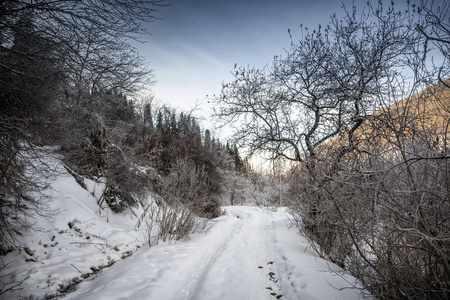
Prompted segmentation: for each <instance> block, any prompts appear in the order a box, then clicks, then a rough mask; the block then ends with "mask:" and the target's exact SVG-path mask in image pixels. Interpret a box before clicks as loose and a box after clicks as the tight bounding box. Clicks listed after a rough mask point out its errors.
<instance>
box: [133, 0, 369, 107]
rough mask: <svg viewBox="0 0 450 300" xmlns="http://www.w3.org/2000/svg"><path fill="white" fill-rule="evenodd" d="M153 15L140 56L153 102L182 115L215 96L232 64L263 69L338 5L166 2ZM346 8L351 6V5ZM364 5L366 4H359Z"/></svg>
mask: <svg viewBox="0 0 450 300" xmlns="http://www.w3.org/2000/svg"><path fill="white" fill-rule="evenodd" d="M168 3H169V4H170V6H168V7H163V8H161V9H160V10H159V12H158V13H157V14H156V16H157V17H159V18H161V20H158V21H156V22H154V23H151V24H150V25H149V26H150V27H149V30H150V32H151V34H152V35H151V36H148V37H146V40H147V43H146V44H144V45H143V46H140V47H139V48H140V52H141V54H142V55H144V56H145V57H147V60H148V62H149V64H150V66H151V68H153V69H154V74H155V79H156V81H157V83H156V84H155V85H154V86H153V88H152V89H153V91H154V94H155V96H156V98H157V99H159V100H160V101H161V102H163V103H168V104H170V105H171V106H173V107H177V108H180V109H183V110H187V109H189V108H192V107H193V106H194V105H195V104H196V102H198V104H199V105H200V108H201V109H202V110H203V112H202V113H201V115H207V114H208V111H209V110H210V107H209V106H208V104H207V101H208V100H207V98H206V95H209V96H212V95H213V94H219V93H220V89H221V83H222V82H228V81H230V80H231V79H232V77H231V75H230V72H231V71H232V70H233V66H234V64H235V63H237V64H238V65H242V66H247V65H250V66H256V67H263V66H264V65H265V64H266V63H270V62H271V61H272V60H273V57H274V55H280V54H283V53H284V50H283V48H287V47H289V43H290V40H289V34H288V29H290V30H291V33H292V34H293V37H294V38H295V36H296V35H297V36H299V34H300V24H303V25H304V26H308V27H310V28H313V27H316V26H317V25H318V24H322V25H324V24H326V23H328V21H329V19H330V16H331V15H332V14H333V13H335V12H338V13H341V12H342V9H341V6H342V3H341V1H339V0H334V1H331V0H316V1H314V0H313V1H305V0H272V1H270V0H261V1H255V0H254V1H247V0H226V1H225V0H168ZM350 3H351V2H350ZM364 4H365V2H364Z"/></svg>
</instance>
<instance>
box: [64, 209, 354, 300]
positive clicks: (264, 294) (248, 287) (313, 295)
mask: <svg viewBox="0 0 450 300" xmlns="http://www.w3.org/2000/svg"><path fill="white" fill-rule="evenodd" d="M225 210H226V211H227V213H226V214H225V215H224V216H222V217H220V218H218V219H216V220H214V221H213V222H214V225H213V226H212V228H211V229H210V230H209V231H208V232H207V233H206V234H198V235H194V236H193V237H192V239H191V240H189V241H186V242H178V243H174V244H162V245H158V246H155V247H151V248H146V249H143V250H141V251H140V252H138V253H137V254H135V255H133V256H131V257H130V258H128V259H126V260H123V261H120V262H118V263H116V264H115V265H114V266H112V267H111V268H107V269H104V272H103V273H102V274H99V276H98V277H97V278H96V279H94V280H91V281H86V282H83V283H81V284H80V285H79V286H78V290H77V291H75V292H74V293H71V294H68V295H67V296H66V299H95V300H101V299H108V300H110V299H155V300H164V299H167V300H180V299H181V300H182V299H186V300H203V299H205V300H213V299H220V300H226V299H230V300H236V299H261V300H262V299H308V300H309V299H362V298H363V294H362V292H361V291H360V290H358V289H349V287H350V283H352V282H354V281H355V279H354V278H353V277H351V276H349V275H343V274H341V273H336V272H332V271H330V270H333V271H340V269H339V268H338V267H336V266H334V265H332V264H330V263H328V262H326V261H324V260H322V259H319V258H317V257H315V256H314V255H313V253H311V252H310V251H309V250H308V249H307V247H306V246H307V243H306V241H305V240H304V238H303V237H301V236H300V235H298V234H297V233H296V229H295V228H290V226H288V225H289V219H288V215H287V213H286V212H285V211H284V210H283V209H279V210H277V211H271V210H267V209H262V208H257V207H245V206H233V207H226V208H225Z"/></svg>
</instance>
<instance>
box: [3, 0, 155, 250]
mask: <svg viewBox="0 0 450 300" xmlns="http://www.w3.org/2000/svg"><path fill="white" fill-rule="evenodd" d="M161 5H164V1H163V0H133V1H116V0H102V1H78V0H76V1H75V0H69V1H65V0H64V1H63V0H56V1H53V0H51V1H50V0H37V1H34V0H33V1H28V0H26V1H12V0H7V1H2V2H1V3H0V107H1V109H0V120H1V122H0V131H1V146H2V147H1V150H0V157H1V164H0V169H1V174H0V179H1V184H0V196H1V199H0V201H1V210H0V219H1V225H0V236H1V242H2V246H3V247H5V248H7V247H10V246H12V245H13V244H14V242H15V236H16V235H17V234H20V233H21V232H22V230H23V229H26V228H28V227H29V226H31V225H32V224H25V223H21V224H19V225H17V224H16V223H17V222H19V221H20V220H22V219H23V218H22V217H21V216H25V215H27V214H31V213H36V212H37V213H43V212H45V203H43V201H38V199H35V198H34V197H33V196H32V193H34V192H38V191H40V190H42V188H43V187H44V186H43V185H41V184H40V183H39V182H38V181H36V178H34V177H33V176H31V177H30V176H28V175H27V174H28V173H27V170H26V168H27V165H29V166H31V165H32V164H29V162H32V161H33V160H34V159H38V158H39V155H38V154H37V152H36V151H34V145H35V144H36V143H49V142H53V141H54V140H53V141H50V140H49V138H48V137H52V138H54V139H57V140H58V139H59V141H60V142H61V139H60V136H59V135H63V134H62V133H63V132H62V130H61V129H64V128H65V127H66V126H67V125H68V124H73V125H75V126H74V127H78V129H76V128H70V130H68V132H76V133H79V134H80V136H78V138H79V139H89V137H87V136H86V135H89V133H92V132H93V131H95V130H96V129H97V128H91V129H92V130H91V132H89V131H87V132H86V131H84V132H83V126H80V124H77V123H76V122H75V121H76V120H78V119H79V117H80V118H81V117H82V116H88V115H90V116H92V115H95V114H93V113H92V110H93V109H95V105H93V103H94V104H97V103H98V99H99V96H98V94H100V93H101V94H103V95H107V96H110V97H105V98H104V99H103V100H104V101H103V103H106V102H107V101H106V100H108V99H109V100H117V99H122V100H124V99H125V98H124V94H125V93H127V94H130V93H134V92H136V91H138V90H139V89H140V88H142V85H143V84H147V83H151V81H152V80H151V79H152V78H151V71H150V70H149V69H148V68H147V67H146V65H145V64H143V60H142V58H141V57H140V56H139V55H138V54H137V52H136V51H135V48H134V47H133V46H132V45H131V41H139V37H140V35H141V34H143V33H145V32H146V31H147V29H146V23H148V22H152V21H153V20H155V13H156V8H158V7H159V6H161ZM112 96H114V97H112ZM106 98H108V99H106ZM56 100H59V103H57V102H56ZM67 101H69V102H67ZM125 102H126V101H125ZM122 103H124V101H122ZM73 104H76V106H77V107H74V105H73ZM61 108H63V110H62V111H61V110H60V109H61ZM76 111H81V112H83V114H82V116H75V117H74V116H73V115H72V113H73V112H76ZM110 112H111V111H110ZM55 119H57V120H58V121H59V123H58V125H60V126H55V123H57V122H56V121H55ZM100 123H101V122H100ZM49 124H50V125H51V126H49ZM55 127H57V128H58V129H59V130H53V129H54V128H55ZM49 128H52V130H48V129H49ZM37 129H39V134H36V131H37ZM45 129H47V130H45ZM66 133H67V132H66ZM76 138H77V137H75V139H76ZM91 142H92V141H91ZM94 142H95V141H94ZM90 149H91V150H92V149H94V147H91V148H90ZM78 153H79V152H78ZM24 158H26V159H24ZM90 158H91V159H92V160H93V161H94V166H91V167H93V168H95V167H97V166H98V164H97V166H95V160H96V159H97V161H96V162H97V163H98V157H97V158H96V157H93V156H92V157H90ZM119 169H120V168H119ZM40 171H43V170H40ZM18 220H19V221H18ZM24 225H27V226H24Z"/></svg>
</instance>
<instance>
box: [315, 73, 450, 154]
mask: <svg viewBox="0 0 450 300" xmlns="http://www.w3.org/2000/svg"><path fill="white" fill-rule="evenodd" d="M447 83H450V80H447ZM449 126H450V89H449V88H448V87H446V86H445V85H444V84H442V83H440V84H436V85H434V86H431V87H429V88H427V89H425V90H423V91H421V92H419V93H416V94H414V95H411V96H410V97H407V98H404V99H402V100H400V101H398V102H396V103H394V104H391V105H388V106H385V107H382V108H380V109H378V110H377V111H375V112H374V113H373V114H372V115H370V116H368V117H367V118H366V119H365V120H364V122H363V123H362V124H361V126H359V127H358V128H357V129H356V130H355V131H352V132H351V142H352V143H353V144H354V146H355V147H356V148H357V149H358V151H359V152H360V153H364V152H369V153H371V152H373V151H374V148H377V151H386V150H389V149H398V148H402V147H403V146H402V145H400V144H402V143H405V142H406V141H407V140H415V141H416V142H418V143H426V144H428V145H434V147H442V148H445V147H446V145H447V141H448V139H449V138H450V136H449V131H448V128H449ZM349 132H350V130H347V131H345V132H344V133H343V134H341V135H340V136H338V137H336V138H334V139H332V140H330V141H328V142H327V143H325V144H324V145H323V146H322V147H321V151H322V150H323V149H328V150H326V152H328V151H332V152H333V151H336V150H339V149H342V147H348V146H349V145H350V139H349ZM333 149H334V150H333ZM324 155H326V154H324Z"/></svg>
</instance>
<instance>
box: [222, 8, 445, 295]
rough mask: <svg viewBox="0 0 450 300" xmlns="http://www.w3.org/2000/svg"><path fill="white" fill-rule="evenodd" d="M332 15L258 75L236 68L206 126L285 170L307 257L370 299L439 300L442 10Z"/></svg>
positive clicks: (442, 187)
mask: <svg viewBox="0 0 450 300" xmlns="http://www.w3.org/2000/svg"><path fill="white" fill-rule="evenodd" d="M344 11H345V15H344V17H343V18H340V19H339V18H337V17H336V16H333V17H332V18H331V22H330V24H328V25H327V26H325V27H324V28H323V27H320V26H319V28H318V29H316V30H314V31H312V32H311V31H310V30H308V29H306V28H305V29H304V31H303V35H302V37H301V39H300V40H299V41H294V40H292V44H291V47H290V48H289V49H288V50H287V51H286V54H285V57H279V56H277V57H275V60H274V63H273V65H272V67H266V68H264V69H255V68H239V67H238V68H236V70H235V72H234V76H235V80H234V81H232V82H230V83H226V84H224V85H223V88H222V93H221V95H220V96H219V97H217V99H216V104H217V105H216V115H217V116H218V117H220V118H221V120H222V121H223V122H224V123H225V124H232V125H233V124H235V125H237V126H236V136H235V137H236V139H237V142H240V143H241V144H243V145H245V146H247V147H248V148H249V149H250V150H252V151H254V152H257V151H263V152H266V153H267V152H269V153H272V154H273V157H274V158H275V159H279V158H284V159H287V160H291V161H293V162H297V166H296V167H295V168H293V169H292V173H293V174H294V175H293V180H292V188H291V194H292V207H291V208H292V212H293V215H294V220H295V221H296V223H297V224H298V226H299V228H300V229H301V231H302V232H303V234H304V235H305V236H306V237H308V238H309V240H310V242H311V246H312V247H313V248H314V249H315V250H316V252H317V253H318V254H319V255H321V256H322V257H324V258H327V259H330V260H331V261H333V262H335V263H337V264H338V265H340V266H342V267H343V268H345V269H347V270H349V271H351V272H352V274H354V275H355V276H357V277H358V278H360V279H361V280H362V282H363V283H364V284H365V286H366V288H368V289H369V290H370V291H371V292H372V293H374V294H375V295H376V296H377V297H379V298H380V299H443V298H448V297H449V287H450V277H449V275H450V273H449V268H448V267H449V263H450V260H449V259H450V253H449V250H448V249H449V245H448V241H449V236H448V235H449V232H450V224H449V219H448V214H449V208H450V207H449V196H450V195H449V189H448V187H449V186H450V185H449V183H450V182H449V165H448V164H449V158H450V156H449V150H448V142H447V140H448V134H449V132H448V129H449V125H450V124H449V121H448V120H449V119H450V115H449V107H450V106H449V105H450V104H449V100H448V99H449V84H448V80H446V77H447V76H448V74H449V68H448V66H449V65H448V61H449V57H448V54H449V52H448V47H449V44H450V39H449V37H450V35H449V32H450V30H449V27H448V12H449V5H448V4H447V3H445V2H442V3H431V2H424V3H422V4H421V5H410V4H409V3H408V6H407V7H405V8H404V9H400V10H399V9H398V8H396V7H395V6H394V4H393V3H391V5H389V6H384V5H383V3H382V2H379V3H378V5H375V6H372V5H371V4H370V3H368V4H367V6H366V7H365V8H364V9H363V10H362V12H361V13H358V10H357V8H356V7H352V8H351V9H345V10H344ZM436 63H439V64H438V65H437V64H436ZM438 82H440V85H437V86H434V84H436V83H438ZM427 88H428V89H427ZM424 89H426V91H424V92H421V93H419V92H420V91H421V90H424ZM417 93H418V94H417ZM402 99H403V100H402ZM242 124H245V126H242Z"/></svg>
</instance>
